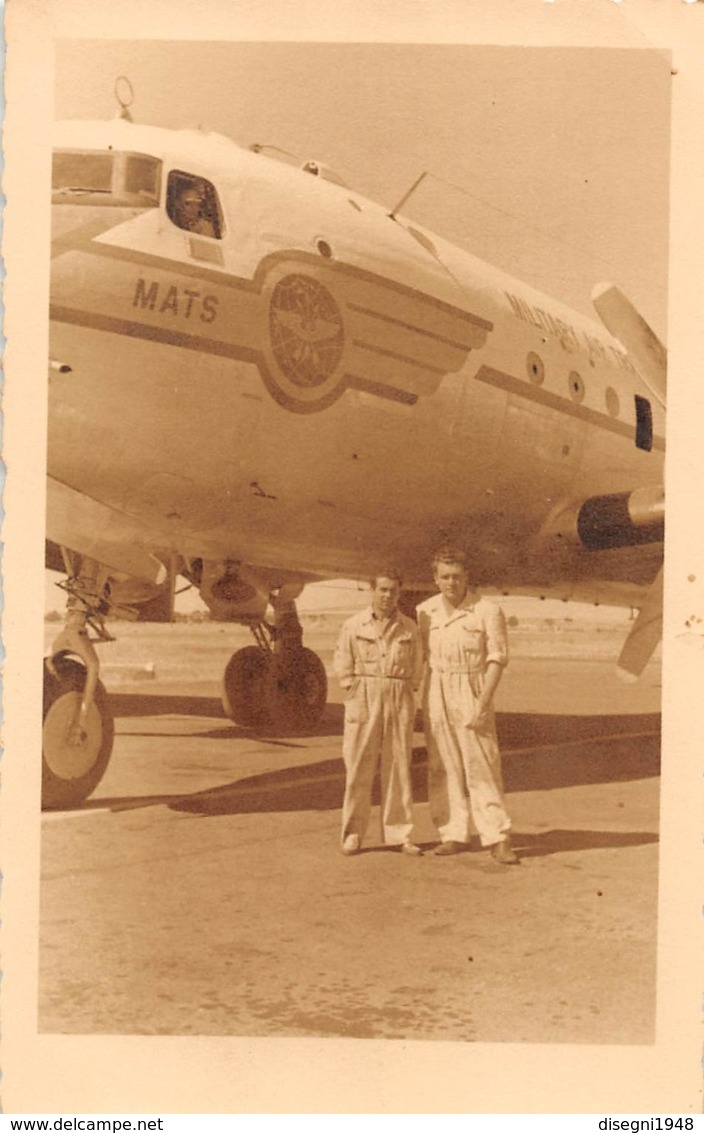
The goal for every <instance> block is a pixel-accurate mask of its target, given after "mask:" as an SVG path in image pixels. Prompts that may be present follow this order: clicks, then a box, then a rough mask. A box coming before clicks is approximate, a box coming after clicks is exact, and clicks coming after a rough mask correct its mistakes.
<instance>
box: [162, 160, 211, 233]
mask: <svg viewBox="0 0 704 1133" xmlns="http://www.w3.org/2000/svg"><path fill="white" fill-rule="evenodd" d="M166 212H167V215H168V217H169V219H170V220H172V221H173V223H174V224H175V225H176V226H177V228H183V229H185V231H186V232H194V233H196V235H198V236H211V237H213V238H214V239H216V240H222V232H223V223H222V212H221V210H220V205H219V203H218V196H217V193H216V192H215V186H214V185H211V183H210V181H206V180H205V178H204V177H196V176H195V175H194V174H192V173H182V172H181V171H180V170H177V169H175V170H173V171H172V172H171V173H169V180H168V184H167V187H166Z"/></svg>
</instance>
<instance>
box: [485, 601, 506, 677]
mask: <svg viewBox="0 0 704 1133" xmlns="http://www.w3.org/2000/svg"><path fill="white" fill-rule="evenodd" d="M484 632H485V633H486V661H487V664H488V663H489V662H490V661H497V662H498V663H499V665H506V664H507V663H508V633H507V631H506V618H505V617H504V612H503V610H502V609H501V607H500V606H495V605H494V604H493V603H491V602H487V604H486V610H485V612H484Z"/></svg>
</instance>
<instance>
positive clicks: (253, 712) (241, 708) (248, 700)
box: [222, 645, 271, 727]
mask: <svg viewBox="0 0 704 1133" xmlns="http://www.w3.org/2000/svg"><path fill="white" fill-rule="evenodd" d="M270 665H271V656H270V654H268V653H266V652H265V651H264V650H263V649H260V648H259V646H257V645H247V646H245V648H244V649H238V650H237V652H236V653H233V654H232V656H231V657H230V660H229V661H228V663H227V668H226V669H225V674H224V676H223V687H222V706H223V708H224V710H225V715H226V716H229V717H230V719H231V720H234V722H235V724H242V725H243V726H244V727H255V726H256V725H258V724H265V723H266V722H267V721H268V719H269V707H268V705H269V696H268V678H269V667H270Z"/></svg>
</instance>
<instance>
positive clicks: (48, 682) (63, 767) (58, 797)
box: [42, 657, 115, 809]
mask: <svg viewBox="0 0 704 1133" xmlns="http://www.w3.org/2000/svg"><path fill="white" fill-rule="evenodd" d="M54 667H55V669H56V674H57V675H56V676H54V674H53V673H52V672H51V671H50V670H49V668H48V667H47V665H46V664H45V665H44V725H43V732H42V807H43V808H44V809H51V808H56V807H70V806H76V805H77V804H78V803H82V802H83V800H84V799H87V798H88V796H89V795H90V794H91V792H92V791H94V790H95V788H96V787H97V785H98V783H99V782H100V780H101V779H102V777H103V775H104V774H105V769H106V767H107V765H108V763H109V761H110V755H111V754H112V746H113V741H114V738H115V725H114V723H113V718H112V713H111V712H110V709H109V707H108V696H107V693H106V691H105V688H104V686H103V685H102V684H101V682H100V681H98V683H97V685H96V689H95V694H94V696H93V702H92V704H91V706H90V710H89V712H88V717H87V719H86V723H85V734H84V735H83V737H82V739H81V741H80V743H70V742H69V733H70V730H71V726H72V724H73V722H74V720H75V718H76V713H77V712H78V709H79V707H80V704H81V698H82V696H83V689H84V687H85V683H86V671H85V668H84V667H83V665H80V664H79V663H78V662H77V661H72V660H71V659H70V658H68V657H57V658H55V660H54Z"/></svg>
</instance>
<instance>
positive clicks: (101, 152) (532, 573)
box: [43, 113, 665, 806]
mask: <svg viewBox="0 0 704 1133" xmlns="http://www.w3.org/2000/svg"><path fill="white" fill-rule="evenodd" d="M52 202H53V209H52V212H53V237H52V239H53V258H52V274H51V345H50V363H49V382H50V401H49V426H48V428H49V436H48V507H47V565H48V566H49V567H51V568H53V569H61V570H63V571H64V572H65V574H66V576H67V581H66V583H65V586H66V589H67V592H68V601H67V613H66V624H65V627H64V629H63V631H62V632H61V633H60V634H59V636H58V638H57V639H56V641H55V642H54V644H53V646H52V649H51V656H50V657H49V658H48V659H47V661H46V663H45V665H46V670H45V697H44V712H45V718H44V750H43V802H44V805H47V806H63V805H70V804H75V803H77V802H80V801H81V800H82V799H84V798H85V797H86V796H87V795H88V794H90V792H91V791H92V790H93V789H94V788H95V786H96V784H97V783H98V781H99V779H100V777H101V775H102V774H103V772H104V770H105V767H106V765H107V762H108V759H109V757H110V751H111V747H112V739H113V726H112V720H111V715H110V709H109V704H108V699H107V696H106V693H105V690H104V688H103V686H102V684H101V683H100V681H99V665H98V660H97V654H96V652H95V650H94V648H93V641H94V640H95V639H96V637H97V638H98V639H100V637H101V636H105V635H106V631H105V628H104V615H105V614H106V613H107V612H108V611H109V610H110V609H122V610H123V611H125V610H130V611H132V612H133V616H136V617H140V618H145V619H154V620H165V619H168V618H169V617H170V615H171V610H172V607H173V595H174V587H175V580H176V578H177V577H178V576H181V577H182V578H184V579H186V580H188V581H189V582H190V583H191V584H193V585H195V586H197V587H198V589H199V591H200V594H201V596H202V598H203V600H204V601H205V603H206V604H207V606H208V607H209V609H210V611H211V613H212V616H213V617H215V618H218V619H224V620H226V621H232V622H239V623H244V624H247V625H249V626H250V627H251V628H252V631H253V634H254V644H252V645H251V646H249V647H247V648H245V649H242V650H239V651H238V652H236V653H235V654H234V655H233V657H232V658H231V660H230V662H229V664H228V666H227V669H226V672H225V677H224V693H223V703H224V705H225V709H226V711H227V712H228V714H229V715H230V716H231V717H232V718H233V719H234V720H236V721H238V722H239V723H242V724H248V725H254V724H263V723H267V722H268V723H272V722H276V721H277V720H279V721H281V720H285V721H286V722H287V723H288V724H289V725H290V726H292V727H300V726H306V725H309V724H311V723H312V722H314V721H315V720H316V719H317V718H318V716H319V715H320V713H321V711H322V709H323V707H324V704H325V700H326V692H327V688H326V679H325V672H324V669H323V666H322V664H321V662H320V661H319V659H318V658H317V657H316V656H315V654H313V653H312V652H311V651H310V650H307V649H305V648H304V647H303V645H302V641H301V631H300V624H299V623H298V619H297V616H296V612H295V599H296V597H297V596H298V595H299V594H300V593H301V591H302V589H303V587H304V585H305V584H306V583H307V582H309V581H312V580H315V579H322V578H335V577H338V578H363V577H366V575H367V574H368V572H370V571H372V570H373V569H374V568H375V566H377V565H378V564H379V563H380V562H386V561H389V560H393V561H394V562H396V563H398V564H399V566H400V568H401V569H402V571H403V573H404V578H405V579H406V580H407V584H408V591H407V593H406V595H405V597H406V600H407V602H408V603H409V605H410V604H411V603H412V602H413V601H417V600H418V599H419V598H420V597H421V596H422V595H423V594H424V593H427V591H428V589H429V588H430V585H431V578H430V570H429V560H430V557H431V553H432V551H433V549H434V548H435V547H436V545H437V544H438V542H439V541H440V540H447V539H451V540H452V541H453V542H459V543H461V544H462V545H463V546H464V547H465V548H466V550H467V553H468V556H469V562H470V564H471V567H470V569H471V577H472V581H473V583H475V584H476V585H478V586H480V587H481V586H486V587H492V588H498V590H499V591H500V592H506V593H507V592H509V591H511V592H515V593H521V594H534V595H544V596H550V597H558V598H563V599H575V600H580V601H592V602H603V603H612V604H624V605H625V604H627V605H634V606H638V607H640V609H641V612H640V615H639V617H638V619H637V621H636V623H635V625H634V628H633V630H632V632H631V635H630V637H629V639H628V641H627V643H626V645H625V647H624V651H623V653H622V656H621V658H620V663H621V666H622V667H623V668H624V669H626V670H629V671H630V672H631V673H634V674H637V673H638V672H639V671H640V670H641V669H642V668H643V666H644V664H645V663H646V661H647V659H648V657H649V655H650V653H651V652H652V649H653V648H654V646H655V644H656V642H657V640H658V636H659V632H660V622H661V613H660V607H661V590H662V586H661V564H662V553H663V523H664V493H663V452H664V391H665V355H664V350H663V348H662V346H661V344H660V343H659V342H658V340H657V339H656V337H655V335H654V334H653V332H652V331H651V330H650V328H649V327H648V326H647V325H646V324H645V323H644V322H643V320H642V319H640V317H639V316H638V314H637V313H636V312H635V311H634V309H633V308H632V307H631V305H630V304H629V302H628V301H627V300H626V299H625V297H624V296H623V295H622V294H621V293H620V292H619V291H618V290H617V289H616V288H615V287H611V286H604V287H602V288H600V289H599V290H598V291H597V293H595V298H594V302H595V305H596V309H597V311H598V313H599V315H600V318H601V322H600V323H593V322H591V321H589V320H587V319H585V318H584V317H582V316H581V315H579V314H577V313H575V312H573V311H571V310H569V309H567V308H566V307H563V306H561V305H560V304H559V303H557V302H554V301H553V300H551V299H548V298H546V297H545V296H544V295H541V294H539V293H537V292H536V291H533V290H532V289H531V288H529V287H528V286H526V285H525V284H523V283H520V282H518V281H517V280H515V279H512V278H510V277H509V276H508V275H505V274H503V273H502V272H500V271H498V270H496V269H495V268H493V267H491V266H489V265H488V264H486V263H483V262H481V261H480V260H478V259H477V258H475V257H473V256H472V255H470V254H468V253H467V252H465V251H462V250H460V249H458V248H457V247H454V246H453V245H451V244H450V243H447V242H446V241H444V240H442V239H440V238H438V237H437V236H435V235H433V234H432V233H431V232H429V231H427V230H425V229H423V228H420V227H418V226H417V225H415V224H413V223H411V222H409V221H408V220H407V219H404V216H403V215H402V214H401V213H400V211H399V209H398V208H396V209H394V210H392V211H391V212H390V211H389V209H388V208H384V207H382V206H381V205H379V204H375V203H373V202H372V201H370V200H366V199H365V198H364V197H362V196H361V195H360V194H359V193H357V192H356V191H355V190H354V189H351V188H348V187H347V186H345V185H344V184H343V183H342V182H341V180H340V178H339V177H337V176H335V174H333V173H331V172H330V171H329V170H327V169H326V168H325V167H324V166H322V165H320V164H318V163H317V162H314V161H309V162H306V163H305V164H303V165H299V166H295V167H294V166H292V165H290V164H286V163H284V162H282V161H281V160H277V159H274V158H273V157H270V156H266V155H265V154H264V153H263V152H260V151H259V150H258V147H253V148H252V149H251V150H247V149H243V148H241V147H239V146H237V145H236V144H235V143H234V142H232V141H230V140H229V139H227V138H225V137H222V136H219V135H213V134H204V133H200V132H192V131H177V130H170V129H162V128H156V127H150V126H147V125H140V124H136V123H134V122H132V121H131V119H130V117H129V114H128V113H123V114H122V116H119V117H117V118H116V119H114V120H112V121H81V122H79V121H72V122H64V123H62V124H59V125H58V127H57V129H56V137H55V149H54V158H53V196H52ZM602 324H603V325H602ZM605 328H606V329H605ZM91 628H92V630H93V634H92V635H91V632H90V631H91Z"/></svg>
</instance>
